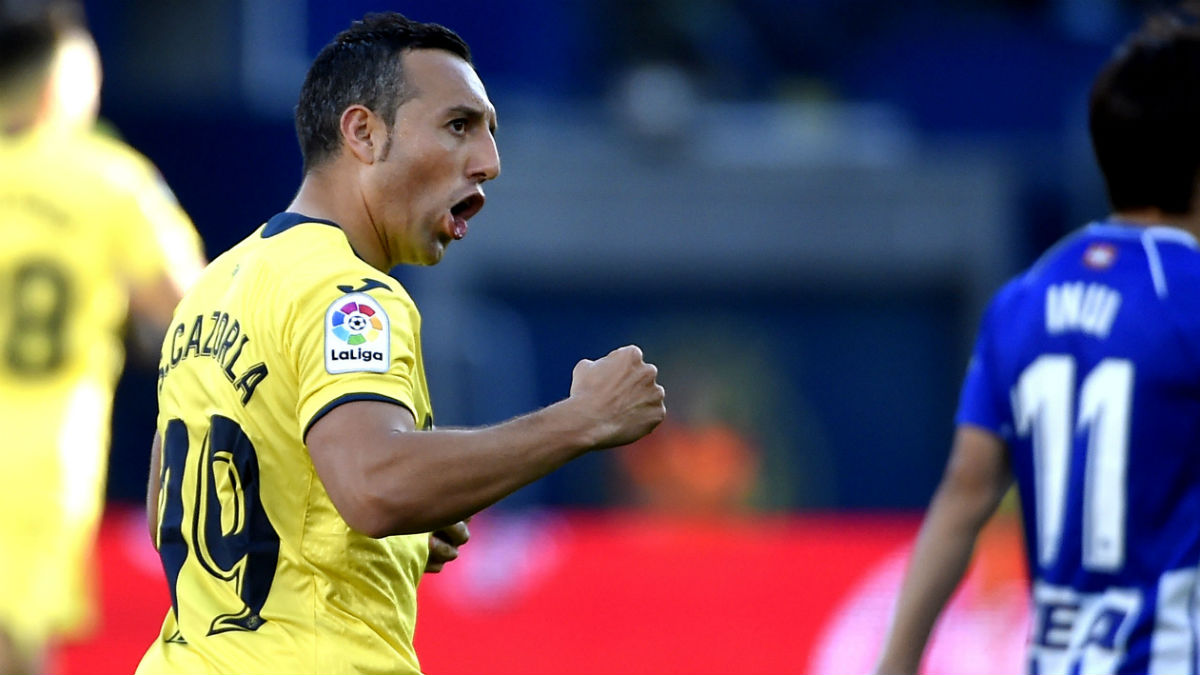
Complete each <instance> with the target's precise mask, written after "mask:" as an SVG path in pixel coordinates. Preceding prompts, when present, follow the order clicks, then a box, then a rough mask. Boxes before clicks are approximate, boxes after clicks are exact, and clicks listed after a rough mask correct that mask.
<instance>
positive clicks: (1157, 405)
mask: <svg viewBox="0 0 1200 675" xmlns="http://www.w3.org/2000/svg"><path fill="white" fill-rule="evenodd" d="M957 421H958V423H959V424H970V425H974V426H979V427H983V428H985V429H989V430H991V431H992V432H994V433H996V434H997V435H999V436H1000V437H1001V438H1002V439H1003V440H1004V441H1005V443H1006V444H1007V447H1008V452H1009V456H1010V461H1011V464H1012V469H1013V473H1014V476H1015V478H1016V482H1017V488H1018V490H1019V493H1020V497H1021V505H1022V506H1021V508H1022V512H1023V516H1024V522H1025V539H1026V554H1027V557H1028V562H1029V569H1030V572H1031V574H1032V577H1033V578H1032V586H1033V587H1032V601H1033V609H1034V616H1033V621H1032V629H1031V635H1030V651H1029V672H1030V673H1034V674H1035V675H1049V674H1052V673H1089V674H1098V673H1171V674H1173V675H1182V674H1185V673H1200V666H1198V659H1200V645H1198V642H1197V640H1198V636H1200V587H1198V578H1197V564H1198V562H1200V245H1198V244H1197V242H1196V240H1195V239H1194V238H1193V237H1192V235H1190V234H1188V233H1187V232H1185V231H1183V230H1179V229H1174V228H1168V227H1148V228H1147V227H1138V226H1132V225H1127V224H1123V223H1121V222H1119V221H1115V220H1110V221H1106V222H1100V223H1093V224H1091V225H1089V226H1087V227H1084V228H1082V229H1080V230H1078V231H1076V232H1075V233H1073V234H1071V235H1069V236H1067V237H1066V238H1064V239H1063V240H1062V241H1060V242H1059V243H1058V244H1057V245H1056V246H1055V247H1053V248H1052V249H1051V250H1050V251H1048V252H1047V253H1046V254H1045V255H1043V256H1042V258H1041V259H1040V260H1039V261H1038V262H1037V263H1035V264H1034V265H1033V266H1032V267H1031V268H1030V269H1029V270H1028V271H1027V272H1025V273H1024V274H1022V275H1021V276H1019V277H1017V278H1015V279H1013V280H1012V281H1010V282H1009V283H1008V284H1007V285H1006V286H1005V287H1004V288H1003V289H1002V290H1001V291H1000V292H999V293H998V294H997V295H996V297H995V298H994V299H993V300H992V303H991V305H990V306H989V308H988V311H987V313H986V315H985V317H984V320H983V324H982V328H981V330H980V334H979V337H978V339H977V342H976V345H975V351H974V355H973V358H972V360H971V365H970V368H969V370H968V373H967V376H966V380H965V382H964V385H963V390H962V396H961V399H960V403H959V411H958V416H957Z"/></svg>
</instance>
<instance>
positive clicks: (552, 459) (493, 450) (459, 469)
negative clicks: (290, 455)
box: [337, 400, 593, 536]
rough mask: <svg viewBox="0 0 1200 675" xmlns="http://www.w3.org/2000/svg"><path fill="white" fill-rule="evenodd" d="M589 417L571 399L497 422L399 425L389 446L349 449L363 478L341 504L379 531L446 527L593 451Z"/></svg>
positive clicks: (352, 519) (355, 521) (358, 524)
mask: <svg viewBox="0 0 1200 675" xmlns="http://www.w3.org/2000/svg"><path fill="white" fill-rule="evenodd" d="M584 422H585V420H583V419H582V418H581V416H580V415H578V414H575V413H574V412H573V411H572V403H571V402H570V401H569V400H568V401H561V402H559V403H556V404H554V405H552V406H550V407H548V408H544V409H542V410H539V411H537V412H534V413H530V414H528V415H524V416H522V417H518V418H515V419H513V420H509V421H508V422H505V423H503V424H499V425H495V426H490V427H484V428H478V429H449V430H434V431H419V432H418V431H400V430H396V431H393V432H392V433H390V434H389V435H388V436H387V437H386V438H383V439H380V441H381V442H383V443H385V444H386V446H385V447H388V448H389V452H386V453H366V452H354V451H351V452H347V453H346V458H347V459H346V461H351V462H353V461H359V462H362V463H363V464H362V465H361V466H358V467H356V470H355V473H356V474H357V475H358V476H361V477H363V481H362V483H361V485H360V488H361V489H358V490H355V491H353V492H352V494H350V495H349V500H343V501H349V502H350V503H344V504H338V505H337V506H338V510H339V511H340V512H342V516H343V518H345V519H346V521H347V523H349V524H350V525H351V526H352V527H354V528H355V529H358V530H360V531H362V532H364V533H366V534H370V535H372V536H387V535H393V534H411V533H416V532H428V531H431V530H435V529H438V528H440V527H445V526H447V525H450V524H453V523H456V522H458V521H460V520H462V519H464V518H466V517H468V516H470V515H472V514H474V513H476V512H478V511H480V510H481V509H483V508H485V507H487V506H490V505H491V504H494V503H495V502H497V501H499V500H500V499H502V498H503V497H505V496H507V495H509V494H511V493H512V492H514V491H516V490H517V489H519V488H521V487H522V486H524V485H527V484H528V483H531V482H533V481H534V480H537V479H538V478H541V477H543V476H545V475H546V474H548V473H550V472H551V471H553V470H555V469H557V468H558V467H560V466H562V465H563V464H565V463H566V462H568V461H570V460H571V459H573V458H575V457H577V456H579V455H580V454H582V453H583V452H585V451H587V450H588V449H589V448H590V447H591V446H592V443H593V441H592V440H591V437H590V434H589V433H588V430H587V425H586V424H585V423H584Z"/></svg>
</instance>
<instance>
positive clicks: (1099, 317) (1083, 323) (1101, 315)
mask: <svg viewBox="0 0 1200 675" xmlns="http://www.w3.org/2000/svg"><path fill="white" fill-rule="evenodd" d="M1120 306H1121V294H1120V293H1118V292H1117V291H1115V290H1113V289H1112V288H1109V287H1108V286H1105V285H1104V284H1084V283H1083V282H1082V281H1073V282H1068V283H1063V284H1054V285H1052V286H1048V287H1047V288H1046V332H1047V333H1050V334H1051V335H1058V334H1060V333H1065V332H1067V331H1080V332H1083V333H1087V334H1089V335H1094V336H1095V337H1098V338H1106V337H1108V334H1109V331H1111V330H1112V325H1113V320H1114V319H1116V318H1117V310H1118V309H1119V308H1120Z"/></svg>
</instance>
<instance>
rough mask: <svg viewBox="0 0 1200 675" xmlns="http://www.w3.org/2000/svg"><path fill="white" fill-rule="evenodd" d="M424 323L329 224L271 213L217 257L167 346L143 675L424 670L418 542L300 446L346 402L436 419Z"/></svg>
mask: <svg viewBox="0 0 1200 675" xmlns="http://www.w3.org/2000/svg"><path fill="white" fill-rule="evenodd" d="M419 331H420V316H419V314H418V313H417V309H416V306H415V305H414V304H413V302H412V299H411V298H410V297H409V296H408V294H407V293H406V292H405V290H404V289H403V288H402V287H401V286H400V284H399V283H398V282H397V281H395V280H394V279H392V278H390V277H388V276H387V275H385V274H383V273H381V272H379V271H378V270H376V269H374V268H373V267H371V266H370V265H368V264H367V263H365V262H363V261H362V260H360V259H359V258H357V257H356V256H355V254H354V252H353V250H352V249H351V248H350V245H349V242H348V241H347V240H346V236H345V234H344V233H343V232H342V230H341V229H340V228H338V227H337V226H336V225H335V224H333V223H329V222H323V221H314V220H312V219H309V218H307V217H304V216H300V215H298V214H293V213H284V214H280V215H278V216H275V217H274V218H272V219H271V220H270V221H268V222H267V223H266V224H265V225H264V226H263V227H262V228H260V229H259V230H258V231H256V232H255V233H254V234H252V235H251V236H250V237H249V238H247V239H246V240H244V241H242V242H241V243H239V244H238V245H237V246H235V247H233V248H232V249H230V250H229V251H228V252H226V253H225V254H223V255H221V256H220V257H219V258H217V259H216V260H214V261H213V262H212V263H211V264H210V265H209V267H208V269H206V270H205V272H204V273H203V275H202V276H201V277H200V279H199V281H198V282H197V283H196V284H195V285H194V286H193V287H192V290H191V291H190V292H189V293H188V295H187V297H185V298H184V300H183V301H182V302H181V303H180V305H179V307H178V309H177V310H176V314H175V323H174V326H173V329H172V330H169V331H168V334H167V337H166V340H165V342H164V344H163V350H162V362H161V365H160V368H159V383H158V386H159V396H158V400H159V417H158V431H159V433H160V434H161V435H162V438H163V450H162V453H163V454H162V472H161V475H160V478H161V489H160V492H159V499H158V504H159V513H158V523H159V529H158V541H157V545H158V549H159V554H160V557H161V558H162V562H163V567H164V569H165V570H166V574H167V582H168V584H169V586H170V589H171V597H172V604H173V606H172V609H171V610H170V611H168V613H167V616H166V619H165V621H164V622H163V627H162V631H161V633H160V635H159V637H158V639H157V640H156V641H155V642H154V644H153V645H151V647H150V649H149V650H148V651H147V653H146V655H145V656H144V657H143V659H142V663H141V665H140V666H139V667H138V672H139V673H162V672H179V673H183V672H187V673H195V672H229V673H267V672H282V673H343V672H355V673H400V672H419V666H418V662H417V657H416V654H415V653H414V651H413V644H412V639H413V627H414V624H415V622H416V593H417V583H418V580H419V579H420V577H421V574H422V572H423V570H424V568H425V562H426V558H427V557H428V536H427V535H411V536H397V537H388V538H384V539H373V538H371V537H368V536H366V535H364V534H360V533H358V532H356V531H354V530H352V529H350V527H349V526H348V525H346V522H345V521H344V520H343V519H342V517H341V516H340V515H339V514H338V512H337V510H336V509H335V508H334V505H333V503H332V502H331V501H330V499H329V495H328V493H326V491H325V487H324V485H323V484H322V483H321V480H320V479H319V478H318V476H317V473H316V471H315V470H314V468H313V464H312V461H311V459H310V458H309V454H308V449H307V448H306V447H305V444H304V436H305V433H306V432H307V431H308V429H309V428H310V427H311V426H312V425H313V423H314V422H316V421H317V420H318V419H320V417H321V416H322V415H324V414H325V413H327V412H329V411H330V410H332V409H333V408H334V407H336V406H338V405H341V404H343V403H347V402H349V401H354V400H363V399H366V400H379V401H390V402H393V403H396V404H398V405H402V406H404V407H406V408H408V409H409V410H410V411H412V413H413V416H414V418H415V419H416V420H417V424H418V425H419V426H420V427H422V428H429V427H431V426H432V424H433V422H432V413H431V410H430V403H429V393H428V390H427V388H426V384H425V373H424V369H423V366H422V363H421V347H420V337H419V335H420V332H419Z"/></svg>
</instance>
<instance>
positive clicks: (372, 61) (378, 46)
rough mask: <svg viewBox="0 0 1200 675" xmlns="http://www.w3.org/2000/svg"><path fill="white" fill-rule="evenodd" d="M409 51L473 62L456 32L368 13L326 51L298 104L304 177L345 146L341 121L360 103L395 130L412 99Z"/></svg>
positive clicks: (315, 64)
mask: <svg viewBox="0 0 1200 675" xmlns="http://www.w3.org/2000/svg"><path fill="white" fill-rule="evenodd" d="M410 49H441V50H444V51H448V52H450V53H452V54H455V55H457V56H460V57H462V59H463V60H464V61H466V62H467V63H471V50H470V48H468V47H467V43H466V42H464V41H463V39H462V38H461V37H459V36H458V35H457V34H456V33H455V32H454V31H452V30H450V29H449V28H446V27H444V26H440V25H438V24H436V23H421V22H419V21H413V20H411V19H408V18H405V17H404V16H402V15H400V14H397V13H395V12H385V13H380V14H367V15H366V16H364V17H363V18H362V20H361V21H355V22H354V23H353V24H352V25H351V26H350V27H349V28H347V29H346V30H344V31H342V32H341V33H338V35H337V37H335V38H334V39H333V41H332V42H330V43H329V44H327V45H325V47H324V48H323V49H321V52H320V53H319V54H317V58H316V59H315V60H314V61H313V64H312V66H310V67H309V69H308V75H307V76H305V78H304V86H303V87H301V89H300V101H299V102H298V103H297V104H296V136H297V137H298V138H299V141H300V154H301V155H302V156H303V158H304V171H305V173H307V172H308V171H309V170H310V169H312V168H313V167H314V166H317V165H318V164H320V163H321V162H323V161H324V160H325V159H326V158H328V157H330V156H332V155H333V154H334V153H336V152H337V150H338V148H339V147H341V142H342V136H341V130H340V124H341V122H340V120H341V116H342V112H344V111H345V110H346V108H347V107H349V106H351V105H353V104H356V103H357V104H361V105H363V106H366V107H367V108H369V109H370V110H372V111H373V112H375V113H376V114H377V115H379V116H380V117H381V118H382V119H383V121H384V123H386V124H387V125H388V126H389V127H390V126H391V125H392V123H393V122H394V121H395V116H396V109H397V108H399V107H400V105H401V104H402V103H404V101H406V100H408V98H409V97H411V96H412V94H413V92H411V91H409V90H408V89H407V87H406V85H405V81H404V72H403V69H402V66H401V59H400V58H399V57H400V56H401V54H402V53H403V52H405V51H407V50H410Z"/></svg>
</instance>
